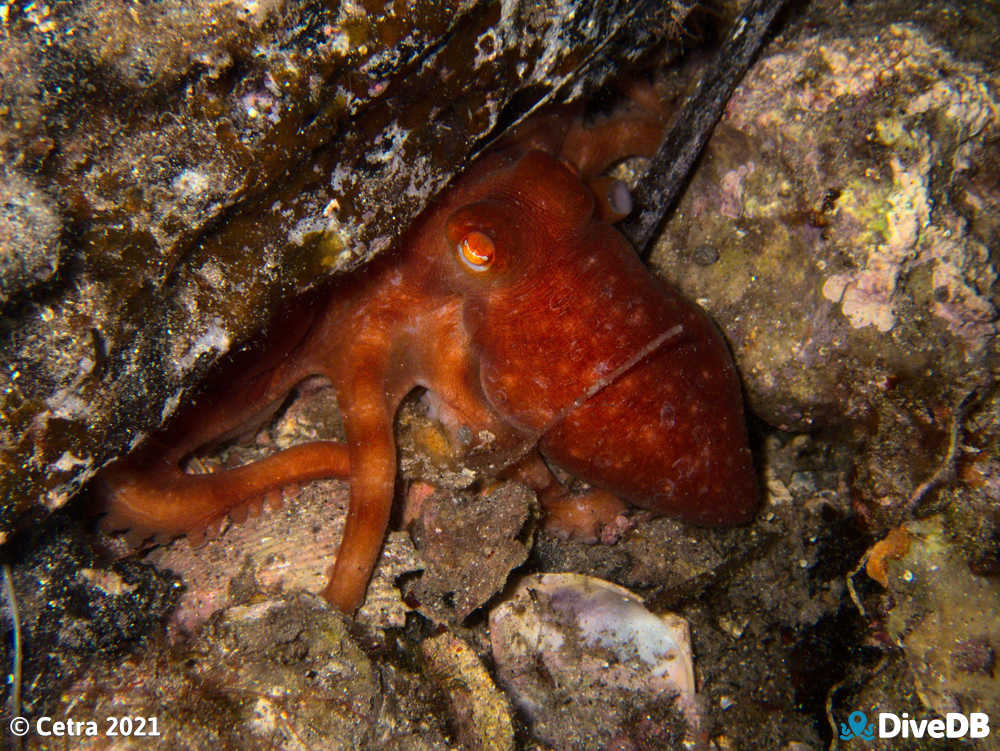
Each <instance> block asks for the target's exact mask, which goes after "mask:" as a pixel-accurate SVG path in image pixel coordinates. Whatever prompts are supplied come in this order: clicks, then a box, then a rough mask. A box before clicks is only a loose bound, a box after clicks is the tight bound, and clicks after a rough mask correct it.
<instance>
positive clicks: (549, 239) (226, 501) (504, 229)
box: [99, 117, 758, 612]
mask: <svg viewBox="0 0 1000 751" xmlns="http://www.w3.org/2000/svg"><path fill="white" fill-rule="evenodd" d="M660 134H661V128H660V127H659V126H658V124H655V127H654V125H653V124H651V122H650V118H649V117H645V118H643V117H631V118H629V117H626V118H618V119H615V120H611V121H608V122H607V123H605V124H604V125H603V126H602V127H598V128H593V129H589V130H588V129H585V128H583V127H582V126H580V125H579V124H576V125H571V124H568V122H567V120H566V118H565V117H550V118H545V119H543V120H540V121H537V122H536V124H535V125H534V127H532V128H530V130H528V131H527V132H524V133H522V134H521V136H520V137H519V138H517V139H516V140H514V141H513V142H510V143H508V144H507V145H505V146H503V147H501V148H498V149H496V150H494V151H492V152H491V153H488V154H487V155H485V156H483V157H482V158H480V159H479V160H478V161H477V162H475V163H474V164H473V165H472V166H471V167H470V169H469V170H468V171H467V172H466V173H465V174H464V175H462V176H461V177H460V178H459V179H458V180H457V181H456V182H455V184H454V185H453V187H451V188H450V189H449V190H447V191H446V192H444V193H443V194H442V195H441V196H439V197H438V198H437V199H436V200H435V201H434V202H433V204H432V205H431V206H429V207H428V208H427V209H426V210H425V211H424V213H423V214H422V215H421V216H420V217H419V218H418V219H417V221H416V222H415V223H414V224H413V225H412V226H411V227H410V228H409V230H408V231H407V232H406V234H405V235H404V237H403V238H402V239H401V241H400V242H399V243H398V246H397V247H396V249H395V250H393V251H391V252H388V253H386V254H383V255H382V256H380V257H379V258H377V259H376V260H375V261H374V262H372V263H371V264H369V265H368V266H366V267H364V268H363V269H361V270H360V271H358V272H356V273H354V274H353V275H350V276H346V277H343V278H340V279H337V280H335V282H334V283H333V284H332V285H331V286H330V288H329V289H328V291H327V292H326V293H325V294H324V296H323V298H322V299H321V300H319V301H318V302H316V301H314V302H312V303H310V304H309V305H308V306H301V308H302V309H301V310H300V311H299V313H298V314H297V315H296V316H293V317H291V318H288V319H286V320H285V322H284V323H283V324H282V325H280V326H274V327H272V332H273V333H272V334H271V336H270V339H271V342H270V349H269V350H268V351H267V352H266V353H265V354H264V355H263V356H262V357H261V358H260V359H259V360H258V362H257V363H256V364H255V365H254V366H253V367H252V368H250V369H244V370H242V371H241V372H239V373H237V374H236V375H235V376H231V377H230V378H229V380H227V381H226V382H225V390H224V391H221V390H220V391H218V393H216V394H214V395H213V397H212V400H211V401H210V400H208V399H206V398H204V397H203V398H202V399H201V400H200V401H199V403H198V404H197V406H196V407H194V408H192V409H189V410H188V411H187V412H186V413H183V414H182V415H181V416H180V418H179V419H178V420H176V421H175V423H174V425H173V427H172V428H171V429H170V430H169V431H168V432H167V433H166V434H164V435H161V436H160V437H158V438H155V439H154V440H151V441H150V442H148V444H147V445H146V447H144V448H143V449H142V450H140V451H139V452H137V453H136V454H134V455H132V456H131V457H128V458H126V459H124V460H121V461H119V462H118V463H116V464H114V465H111V466H110V467H109V468H107V469H106V470H105V472H104V473H103V475H102V477H101V478H100V483H99V486H100V488H101V492H102V494H103V497H104V498H105V500H106V503H107V507H108V510H109V511H110V514H109V516H108V523H109V525H110V526H112V527H115V528H131V529H133V531H137V532H139V533H140V534H153V533H156V534H197V533H198V532H199V531H200V530H202V529H204V528H205V527H206V526H207V525H209V524H212V523H214V522H217V521H218V520H219V519H221V518H222V517H223V516H225V515H226V514H229V513H234V512H237V513H238V512H239V510H240V509H241V508H242V507H245V506H246V505H247V504H248V503H249V502H251V501H252V500H254V499H257V498H259V496H261V494H263V493H265V492H268V491H271V490H274V489H276V488H280V487H281V486H283V485H286V484H289V483H293V482H302V481H306V480H312V479H317V478H323V477H343V478H348V479H349V481H350V510H349V513H348V517H347V522H346V526H345V529H344V534H343V539H342V542H341V545H340V550H339V552H338V553H337V557H336V562H335V564H334V566H333V570H332V573H331V576H330V581H329V584H328V585H327V587H326V589H325V590H324V592H323V594H324V596H325V597H326V599H327V600H329V601H330V602H331V603H332V604H334V605H335V606H337V607H338V608H340V609H341V610H343V611H346V612H352V611H353V610H355V609H356V608H357V607H358V605H359V604H360V603H361V601H362V600H363V599H364V595H365V590H366V588H367V584H368V580H369V578H370V576H371V572H372V569H373V567H374V565H375V562H376V559H377V557H378V554H379V551H380V549H381V545H382V542H383V538H384V536H385V534H386V528H387V525H388V522H389V514H390V508H391V505H392V499H393V490H394V485H395V481H396V446H395V440H394V436H393V418H394V415H395V412H396V410H397V407H398V405H399V404H400V401H401V400H402V399H403V398H404V397H405V396H406V395H407V394H408V393H409V392H410V391H411V390H413V389H414V388H416V387H424V388H426V389H427V390H428V391H429V392H430V393H431V395H432V397H433V399H434V400H435V403H436V405H437V407H438V410H437V411H438V414H439V416H440V417H441V419H442V420H443V422H444V423H445V425H446V426H449V427H450V428H451V429H453V430H454V432H455V434H456V435H458V436H462V437H464V438H465V439H468V440H466V441H465V446H464V452H465V459H466V461H467V463H469V464H470V465H473V466H478V467H480V468H483V469H485V470H486V471H488V472H489V473H492V474H499V473H500V472H502V471H504V470H507V471H510V468H511V467H521V468H523V467H524V466H526V463H527V465H528V466H532V465H531V457H533V456H537V455H536V454H535V451H536V450H537V451H538V452H540V453H541V455H542V456H543V457H544V458H545V459H546V460H547V461H548V462H550V463H554V464H556V465H558V466H560V467H562V468H564V469H565V470H567V471H569V472H570V473H571V474H573V475H574V476H576V477H578V478H580V479H582V480H584V481H586V482H587V483H590V484H591V485H592V486H594V487H595V488H598V489H601V490H603V491H607V492H610V493H611V494H613V495H614V496H616V497H618V498H620V499H623V500H624V501H627V502H628V503H631V504H634V505H636V506H639V507H642V508H645V509H649V510H651V511H654V512H658V513H663V514H672V515H676V516H679V517H681V518H683V519H686V520H689V521H692V522H695V523H699V524H731V523H742V522H745V521H747V520H749V518H750V517H751V516H752V515H753V513H754V510H755V508H756V505H757V497H758V491H757V481H756V476H755V473H754V469H753V465H752V462H751V455H750V450H749V448H748V443H747V431H746V424H745V420H744V415H743V405H742V398H741V392H740V384H739V379H738V376H737V373H736V370H735V367H734V365H733V361H732V358H731V356H730V354H729V351H728V349H727V347H726V344H725V342H724V341H723V339H722V337H721V336H720V334H719V332H718V331H717V329H716V328H715V326H714V325H713V324H712V322H711V321H710V320H709V319H708V317H707V315H706V314H705V313H704V312H703V311H702V310H701V309H700V308H698V307H697V306H696V305H694V304H692V303H691V302H689V301H687V300H685V299H684V298H683V297H681V296H680V295H679V294H678V293H677V292H676V291H674V290H673V289H671V288H670V287H669V286H667V285H666V284H664V283H663V282H661V281H660V280H659V279H657V278H655V277H654V276H653V275H652V274H650V272H649V271H648V270H647V269H646V267H645V266H644V265H643V264H642V262H641V261H640V259H639V257H638V256H637V255H636V253H635V251H634V250H633V249H632V248H631V247H629V245H628V243H627V242H626V241H625V239H624V238H623V237H622V236H621V234H619V232H618V231H617V230H616V229H615V228H614V226H613V224H612V222H613V221H615V220H617V219H619V218H621V216H622V215H623V214H624V213H627V212H628V208H629V207H628V195H627V191H624V189H623V186H622V185H621V184H620V183H617V182H615V181H609V180H607V179H606V178H601V177H600V174H601V173H602V172H603V171H604V170H605V169H606V168H607V166H608V165H609V164H611V163H612V162H614V161H616V160H618V159H621V158H623V157H625V156H629V155H635V154H648V153H651V152H652V151H653V150H654V149H655V145H656V142H657V140H658V138H659V137H660ZM317 374H320V375H323V376H326V377H327V378H329V379H330V381H332V383H333V385H334V387H335V388H336V393H337V398H338V402H339V405H340V408H341V412H342V414H343V419H344V427H345V431H346V435H347V441H346V443H338V442H332V441H316V442H312V443H306V444H302V445H298V446H293V447H291V448H288V449H286V450H284V451H280V452H278V453H276V454H274V455H272V456H269V457H266V458H264V459H261V460H259V461H256V462H253V463H251V464H248V465H245V466H242V467H237V468H233V469H229V470H226V471H221V472H217V473H213V474H200V475H192V474H186V473H185V472H184V471H183V470H182V469H181V462H182V460H183V459H184V458H185V457H186V456H189V455H190V454H191V453H192V452H194V451H196V450H197V449H199V448H202V447H204V446H206V445H208V444H210V443H211V442H212V441H216V440H217V439H219V437H220V436H225V435H232V434H233V431H234V429H236V428H237V427H239V426H240V425H241V424H245V423H246V421H247V418H248V416H252V415H254V414H266V413H267V412H268V411H269V410H273V409H274V408H275V406H276V405H278V404H280V403H281V401H282V400H283V399H284V397H285V395H286V394H287V393H288V392H289V391H290V390H291V389H292V388H293V387H294V386H295V385H296V384H298V383H299V382H300V381H302V380H303V379H305V378H307V377H310V376H314V375H317ZM459 428H465V429H464V430H459ZM469 436H471V439H469ZM533 466H534V468H535V469H537V467H538V466H540V465H539V464H538V463H537V462H535V464H534V465H533ZM521 476H522V477H535V478H538V477H539V476H538V473H537V472H534V471H524V470H523V469H522V472H521ZM535 484H536V486H539V487H540V486H545V485H548V486H549V487H548V488H547V489H546V490H545V491H544V493H543V503H544V504H545V505H546V507H547V508H548V509H550V510H552V511H553V513H554V514H556V515H562V516H563V517H564V518H572V517H573V514H574V508H575V506H573V504H574V503H575V501H574V500H573V499H567V497H566V494H565V493H564V492H559V491H556V492H553V487H556V486H555V485H554V484H550V482H549V479H545V478H544V477H543V478H540V479H537V480H536V482H535ZM595 496H602V494H601V493H599V492H598V493H596V494H595ZM603 497H606V494H604V495H603ZM567 504H569V505H568V506H567Z"/></svg>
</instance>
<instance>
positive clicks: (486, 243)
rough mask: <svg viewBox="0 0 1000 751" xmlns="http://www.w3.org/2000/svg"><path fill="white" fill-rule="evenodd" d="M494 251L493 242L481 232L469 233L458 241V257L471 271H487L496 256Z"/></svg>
mask: <svg viewBox="0 0 1000 751" xmlns="http://www.w3.org/2000/svg"><path fill="white" fill-rule="evenodd" d="M496 250H497V248H496V245H494V244H493V240H491V239H490V237H489V235H486V234H484V233H482V232H476V231H473V232H469V233H467V234H465V235H463V236H462V239H461V240H459V241H458V255H459V257H460V258H461V259H462V261H463V262H464V263H465V265H466V266H468V267H469V268H470V269H472V270H473V271H485V270H486V269H488V268H489V267H490V265H491V264H492V263H493V258H494V257H495V256H496Z"/></svg>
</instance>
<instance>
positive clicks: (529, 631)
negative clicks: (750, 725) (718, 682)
mask: <svg viewBox="0 0 1000 751" xmlns="http://www.w3.org/2000/svg"><path fill="white" fill-rule="evenodd" d="M490 638H491V641H492V646H493V657H494V660H495V661H496V666H497V671H498V674H499V677H500V680H501V681H502V683H503V684H504V687H505V688H506V689H507V691H508V692H509V693H510V695H511V697H512V698H513V700H514V701H515V702H516V703H517V705H518V706H519V707H520V709H521V710H522V711H523V712H524V713H525V714H526V715H527V716H528V717H529V718H530V719H531V721H532V731H533V733H534V734H535V735H536V737H538V738H540V739H541V740H544V741H546V742H548V743H551V744H552V745H554V746H555V747H557V748H571V747H574V745H575V746H576V747H580V746H579V744H583V745H584V746H586V747H601V746H604V745H606V744H611V745H612V746H615V745H618V744H621V743H622V742H623V741H627V740H632V741H635V740H640V739H639V738H635V737H634V734H635V733H645V734H646V736H649V737H646V736H644V739H645V740H651V739H653V738H654V737H655V738H661V737H662V736H663V734H664V733H666V734H670V733H674V734H675V735H674V737H675V738H677V739H678V740H680V739H681V737H682V738H683V739H684V740H685V741H686V742H687V744H693V743H695V739H697V737H698V726H699V717H698V709H697V703H696V699H695V681H694V665H693V662H692V657H691V639H690V632H689V629H688V624H687V621H685V620H684V619H683V618H681V617H679V616H676V615H673V614H669V613H668V614H665V615H663V616H656V615H654V614H653V613H651V612H649V610H647V609H646V608H645V606H644V605H643V602H642V600H641V599H640V598H639V597H637V596H636V595H635V594H633V593H632V592H630V591H628V590H627V589H625V588H623V587H619V586H618V585H616V584H611V583H610V582H606V581H604V580H602V579H596V578H594V577H590V576H583V575H580V574H540V575H534V576H528V577H525V578H524V579H523V580H522V581H521V582H520V584H519V585H518V586H517V588H516V589H515V591H514V592H513V594H512V595H511V596H510V597H509V598H507V599H506V600H505V601H504V602H502V603H501V604H500V605H498V606H497V607H496V608H494V609H493V611H492V612H491V613H490ZM577 707H578V708H579V711H576V708H577ZM676 710H679V711H680V715H682V716H683V721H681V722H679V723H678V722H677V720H678V719H679V718H678V716H677V712H676ZM640 715H641V716H642V718H643V720H644V721H645V723H646V725H645V726H642V723H638V724H637V722H636V717H637V716H640ZM678 725H679V730H678V727H677V726H678ZM636 728H638V730H637V729H636ZM678 736H680V737H678ZM592 744H593V745H592Z"/></svg>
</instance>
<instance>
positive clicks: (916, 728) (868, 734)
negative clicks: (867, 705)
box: [840, 712, 990, 741]
mask: <svg viewBox="0 0 1000 751" xmlns="http://www.w3.org/2000/svg"><path fill="white" fill-rule="evenodd" d="M989 734H990V717H989V715H988V714H986V713H985V712H970V713H969V714H962V713H961V712H949V713H948V714H946V715H945V717H944V719H943V720H942V719H940V718H935V719H933V720H928V719H926V718H924V719H917V718H915V717H910V715H908V714H907V713H906V712H903V713H902V714H895V713H893V712H879V713H878V737H879V738H925V737H926V738H986V737H987V736H988V735H989ZM875 735H876V723H874V722H872V723H869V722H868V717H867V715H865V713H864V712H851V713H850V714H849V715H848V716H847V722H842V723H840V740H842V741H849V740H852V739H854V738H859V739H861V740H863V741H873V740H875Z"/></svg>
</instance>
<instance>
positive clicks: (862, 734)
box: [840, 712, 875, 741]
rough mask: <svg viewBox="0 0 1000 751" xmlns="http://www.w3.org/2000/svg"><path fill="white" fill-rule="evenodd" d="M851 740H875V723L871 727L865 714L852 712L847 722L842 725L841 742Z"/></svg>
mask: <svg viewBox="0 0 1000 751" xmlns="http://www.w3.org/2000/svg"><path fill="white" fill-rule="evenodd" d="M851 738H861V739H862V740H866V741H873V740H875V723H874V722H873V723H872V724H870V725H869V724H868V718H867V717H865V713H864V712H851V713H850V714H849V715H847V722H842V723H840V740H842V741H849V740H851Z"/></svg>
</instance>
